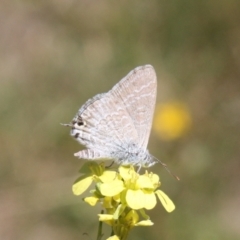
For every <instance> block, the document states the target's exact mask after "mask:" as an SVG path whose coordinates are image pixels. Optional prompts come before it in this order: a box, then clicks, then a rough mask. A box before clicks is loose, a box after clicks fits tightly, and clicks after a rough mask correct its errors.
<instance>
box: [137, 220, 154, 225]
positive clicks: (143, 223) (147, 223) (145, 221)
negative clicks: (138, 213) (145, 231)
mask: <svg viewBox="0 0 240 240" xmlns="http://www.w3.org/2000/svg"><path fill="white" fill-rule="evenodd" d="M153 224H154V223H153V222H152V221H151V220H143V221H140V222H138V223H136V224H135V226H152V225H153Z"/></svg>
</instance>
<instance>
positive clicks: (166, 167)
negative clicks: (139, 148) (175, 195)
mask: <svg viewBox="0 0 240 240" xmlns="http://www.w3.org/2000/svg"><path fill="white" fill-rule="evenodd" d="M153 158H154V159H155V160H157V162H159V163H160V164H161V165H162V166H163V167H164V168H165V169H166V170H167V171H168V173H169V174H170V175H172V176H173V177H174V178H176V179H177V180H178V181H179V180H180V178H179V177H178V176H177V175H175V174H173V173H172V172H171V171H170V170H169V168H168V166H167V164H166V163H164V162H162V161H161V160H159V159H158V158H156V157H154V156H153Z"/></svg>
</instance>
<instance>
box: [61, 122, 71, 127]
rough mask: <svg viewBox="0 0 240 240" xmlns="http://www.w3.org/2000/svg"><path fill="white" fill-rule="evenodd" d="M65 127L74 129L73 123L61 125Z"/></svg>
mask: <svg viewBox="0 0 240 240" xmlns="http://www.w3.org/2000/svg"><path fill="white" fill-rule="evenodd" d="M60 124H61V125H62V126H64V127H73V125H72V123H60Z"/></svg>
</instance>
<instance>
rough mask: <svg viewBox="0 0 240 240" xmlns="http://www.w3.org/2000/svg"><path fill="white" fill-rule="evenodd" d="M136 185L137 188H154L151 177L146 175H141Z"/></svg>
mask: <svg viewBox="0 0 240 240" xmlns="http://www.w3.org/2000/svg"><path fill="white" fill-rule="evenodd" d="M137 185H138V187H139V188H150V189H154V186H153V183H152V181H151V179H150V178H149V177H148V176H146V175H141V176H139V178H138V179H137Z"/></svg>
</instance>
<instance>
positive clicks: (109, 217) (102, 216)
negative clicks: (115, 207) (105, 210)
mask: <svg viewBox="0 0 240 240" xmlns="http://www.w3.org/2000/svg"><path fill="white" fill-rule="evenodd" d="M98 216H99V221H107V220H113V215H111V214H98Z"/></svg>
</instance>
